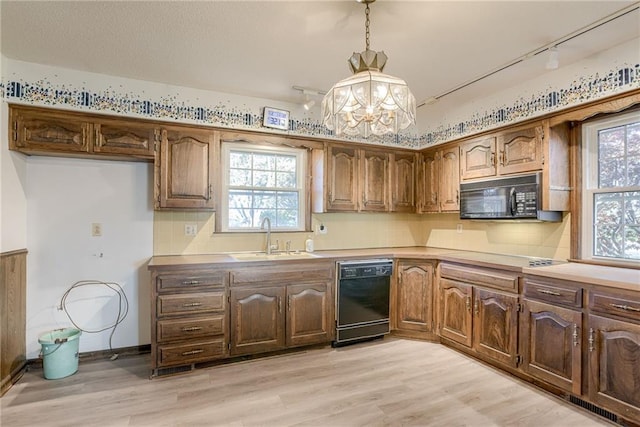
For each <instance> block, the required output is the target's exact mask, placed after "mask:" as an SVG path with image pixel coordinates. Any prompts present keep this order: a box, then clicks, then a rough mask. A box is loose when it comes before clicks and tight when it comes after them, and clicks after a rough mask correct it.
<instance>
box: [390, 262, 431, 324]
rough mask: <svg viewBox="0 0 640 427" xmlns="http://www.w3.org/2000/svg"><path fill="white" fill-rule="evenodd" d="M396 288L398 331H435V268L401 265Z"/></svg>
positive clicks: (428, 265) (425, 265) (426, 265)
mask: <svg viewBox="0 0 640 427" xmlns="http://www.w3.org/2000/svg"><path fill="white" fill-rule="evenodd" d="M398 271H399V273H398V283H397V287H396V289H397V290H396V301H397V302H396V304H397V309H396V313H397V314H396V316H397V317H396V325H397V328H398V329H401V330H409V331H426V332H430V331H431V330H432V329H433V291H432V289H433V266H432V265H431V264H420V265H412V264H400V265H399V266H398Z"/></svg>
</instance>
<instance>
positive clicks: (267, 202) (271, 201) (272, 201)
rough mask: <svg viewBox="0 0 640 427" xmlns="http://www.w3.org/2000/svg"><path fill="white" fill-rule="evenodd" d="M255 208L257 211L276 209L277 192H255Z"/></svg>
mask: <svg viewBox="0 0 640 427" xmlns="http://www.w3.org/2000/svg"><path fill="white" fill-rule="evenodd" d="M253 205H254V207H256V208H257V209H275V207H276V192H275V191H256V192H254V204H253Z"/></svg>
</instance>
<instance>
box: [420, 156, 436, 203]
mask: <svg viewBox="0 0 640 427" xmlns="http://www.w3.org/2000/svg"><path fill="white" fill-rule="evenodd" d="M439 156H440V155H439V153H438V152H437V151H429V152H426V153H423V154H422V157H421V159H420V167H419V170H418V197H419V201H418V211H419V212H420V213H426V212H440V203H439V202H438V191H439V188H440V167H439V162H438V161H439V159H440V157H439Z"/></svg>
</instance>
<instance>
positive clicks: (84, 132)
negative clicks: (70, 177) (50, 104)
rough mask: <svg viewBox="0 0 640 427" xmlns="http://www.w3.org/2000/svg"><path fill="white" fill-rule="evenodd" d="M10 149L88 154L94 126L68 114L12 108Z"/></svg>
mask: <svg viewBox="0 0 640 427" xmlns="http://www.w3.org/2000/svg"><path fill="white" fill-rule="evenodd" d="M11 126H12V132H11V138H10V141H9V143H10V145H9V148H11V149H13V150H19V151H24V152H53V153H88V152H89V150H90V148H91V143H90V138H91V124H90V123H89V122H87V121H86V120H83V119H82V118H78V117H75V116H74V115H69V114H65V113H64V112H52V111H43V110H30V109H20V108H15V107H12V108H11Z"/></svg>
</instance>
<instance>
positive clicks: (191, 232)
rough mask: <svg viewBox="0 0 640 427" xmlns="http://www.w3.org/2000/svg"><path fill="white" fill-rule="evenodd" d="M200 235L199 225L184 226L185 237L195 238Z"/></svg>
mask: <svg viewBox="0 0 640 427" xmlns="http://www.w3.org/2000/svg"><path fill="white" fill-rule="evenodd" d="M196 234H198V225H197V224H185V225H184V235H185V236H195V235H196Z"/></svg>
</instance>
